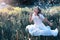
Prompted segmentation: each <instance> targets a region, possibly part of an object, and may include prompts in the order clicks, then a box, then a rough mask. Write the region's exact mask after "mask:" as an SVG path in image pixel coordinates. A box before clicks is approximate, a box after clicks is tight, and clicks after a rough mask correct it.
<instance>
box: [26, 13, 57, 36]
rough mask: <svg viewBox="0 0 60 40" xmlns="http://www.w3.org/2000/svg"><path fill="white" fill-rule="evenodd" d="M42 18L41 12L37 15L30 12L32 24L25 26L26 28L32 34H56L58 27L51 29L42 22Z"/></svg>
mask: <svg viewBox="0 0 60 40" xmlns="http://www.w3.org/2000/svg"><path fill="white" fill-rule="evenodd" d="M44 18H45V17H44V16H43V15H42V14H39V17H38V16H35V15H34V14H32V19H33V22H34V24H31V25H28V26H26V29H28V31H29V33H30V34H31V35H32V36H40V35H42V36H57V34H58V29H57V28H56V29H55V30H51V29H50V26H45V25H44V24H43V22H42V21H43V20H44Z"/></svg>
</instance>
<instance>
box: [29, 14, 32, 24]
mask: <svg viewBox="0 0 60 40" xmlns="http://www.w3.org/2000/svg"><path fill="white" fill-rule="evenodd" d="M29 22H30V23H31V22H32V14H30V15H29Z"/></svg>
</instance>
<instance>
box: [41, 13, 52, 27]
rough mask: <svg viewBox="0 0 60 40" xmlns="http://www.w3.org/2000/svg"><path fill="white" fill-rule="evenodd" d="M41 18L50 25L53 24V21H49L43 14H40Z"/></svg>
mask: <svg viewBox="0 0 60 40" xmlns="http://www.w3.org/2000/svg"><path fill="white" fill-rule="evenodd" d="M40 18H41V19H42V20H43V21H44V22H47V23H48V24H49V25H50V26H52V23H51V22H49V21H48V19H47V18H45V17H44V16H43V15H42V14H40Z"/></svg>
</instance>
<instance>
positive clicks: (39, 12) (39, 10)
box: [37, 7, 41, 16]
mask: <svg viewBox="0 0 60 40" xmlns="http://www.w3.org/2000/svg"><path fill="white" fill-rule="evenodd" d="M37 9H38V13H37V15H38V16H39V14H41V9H40V8H39V7H37Z"/></svg>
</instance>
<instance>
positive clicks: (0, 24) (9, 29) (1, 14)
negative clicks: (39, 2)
mask: <svg viewBox="0 0 60 40" xmlns="http://www.w3.org/2000/svg"><path fill="white" fill-rule="evenodd" d="M33 8H34V7H31V8H29V7H24V8H21V7H12V6H9V7H6V8H3V9H0V39H2V40H28V38H29V37H28V33H26V31H25V27H26V26H27V25H29V24H30V23H29V20H28V19H29V13H31V12H33ZM41 10H42V13H43V14H44V15H45V16H46V17H47V18H48V20H49V21H51V20H52V21H51V22H52V23H53V24H54V25H53V27H52V29H55V28H58V29H59V31H60V6H53V7H50V8H48V9H43V8H41ZM51 18H52V19H51ZM59 37H60V34H59V36H58V40H60V38H59ZM38 38H40V37H38ZM44 38H46V40H54V39H55V38H53V37H51V38H48V37H43V38H42V39H39V40H43V39H44ZM34 40H35V39H34ZM44 40H45V39H44Z"/></svg>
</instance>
